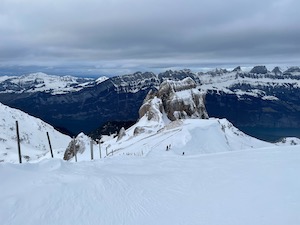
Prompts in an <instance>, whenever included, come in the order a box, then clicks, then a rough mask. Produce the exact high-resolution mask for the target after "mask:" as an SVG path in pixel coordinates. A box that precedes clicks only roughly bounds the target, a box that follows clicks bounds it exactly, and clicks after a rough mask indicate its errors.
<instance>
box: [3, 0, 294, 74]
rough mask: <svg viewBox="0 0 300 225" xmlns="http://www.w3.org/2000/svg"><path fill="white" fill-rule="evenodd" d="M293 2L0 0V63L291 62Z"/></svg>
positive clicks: (117, 68) (125, 66)
mask: <svg viewBox="0 0 300 225" xmlns="http://www.w3.org/2000/svg"><path fill="white" fill-rule="evenodd" d="M299 8H300V2H299V1H297V0H277V1H276V0H264V1H261V0H251V1H250V0H243V1H241V0H227V1H222V0H201V1H199V0H184V1H183V0H182V1H181V0H175V1H174V0H172V1H171V0H151V1H150V0H143V1H141V0H87V1H81V0H63V1H53V0H43V1H40V0H2V1H1V3H0V40H1V41H0V67H2V68H16V67H20V68H26V67H28V68H30V67H32V66H33V67H36V68H39V67H41V68H48V69H49V70H51V68H54V69H56V70H59V68H61V69H62V70H63V69H65V70H66V71H68V69H71V68H72V69H73V70H74V71H76V70H77V71H80V73H81V72H82V73H84V72H85V71H86V72H87V73H88V71H94V72H95V73H112V74H113V73H126V72H131V71H134V70H137V69H141V70H151V69H154V70H155V69H160V68H162V69H163V68H169V67H202V66H209V65H213V66H223V65H239V64H242V65H245V64H276V63H278V64H289V65H294V64H297V63H298V62H299V59H300V23H299V21H300V14H299V13H298V9H299Z"/></svg>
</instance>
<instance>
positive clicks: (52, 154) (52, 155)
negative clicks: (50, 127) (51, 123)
mask: <svg viewBox="0 0 300 225" xmlns="http://www.w3.org/2000/svg"><path fill="white" fill-rule="evenodd" d="M47 138H48V143H49V147H50V153H51V157H52V158H53V151H52V146H51V141H50V137H49V133H48V131H47Z"/></svg>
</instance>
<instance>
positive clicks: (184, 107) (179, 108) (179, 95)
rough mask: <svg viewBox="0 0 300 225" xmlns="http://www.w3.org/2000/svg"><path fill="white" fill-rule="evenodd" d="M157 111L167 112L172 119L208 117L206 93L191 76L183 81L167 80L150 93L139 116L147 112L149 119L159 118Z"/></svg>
mask: <svg viewBox="0 0 300 225" xmlns="http://www.w3.org/2000/svg"><path fill="white" fill-rule="evenodd" d="M152 101H154V103H153V102H152ZM157 112H160V113H166V115H167V117H168V119H169V120H171V121H175V120H178V119H187V118H201V119H207V118H208V114H207V112H206V109H205V105H204V93H202V92H201V91H199V90H198V89H197V88H196V83H195V81H193V79H192V78H190V77H187V78H185V79H183V80H182V81H170V80H166V81H164V82H162V84H161V85H160V87H159V90H158V91H157V92H156V93H155V92H153V91H150V92H149V93H148V95H147V96H146V98H145V100H144V104H143V105H142V106H141V108H140V110H139V116H140V118H141V117H143V116H144V115H145V114H147V117H148V120H153V119H154V120H158V119H159V117H158V116H157V115H156V114H157Z"/></svg>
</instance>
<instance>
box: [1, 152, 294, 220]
mask: <svg viewBox="0 0 300 225" xmlns="http://www.w3.org/2000/svg"><path fill="white" fill-rule="evenodd" d="M170 151H171V150H170ZM299 172H300V150H299V147H298V146H284V147H282V146H281V147H272V148H263V149H259V150H248V151H235V152H227V153H215V154H206V155H203V154H202V155H193V156H181V155H174V154H173V155H172V154H170V155H168V156H167V155H164V156H158V155H152V156H151V155H149V156H148V157H144V158H143V157H134V156H121V157H111V158H106V159H105V160H95V161H92V162H78V163H73V162H64V161H62V160H60V159H52V160H51V159H45V160H43V161H41V162H39V163H26V164H22V165H18V164H10V163H2V164H0V179H1V185H0V221H1V224H6V225H9V224H13V225H17V224H22V225H26V224H30V225H34V224H36V225H40V224H44V225H46V224H49V225H50V224H51V225H53V224H61V225H63V224H66V225H67V224H73V225H76V224H97V225H98V224H105V225H108V224H128V225H134V224H136V225H140V224H144V225H146V224H149V225H153V224H156V225H159V224H164V225H165V224H191V225H192V224H195V225H201V224H203V225H210V224H211V225H216V224H217V225H220V224H226V225H235V224H236V225H240V224H243V225H248V224H249V225H253V224H255V225H260V224H261V225H266V224H272V225H277V224H278V225H286V224H289V225H298V224H300V213H299V209H300V192H299V190H300V180H299Z"/></svg>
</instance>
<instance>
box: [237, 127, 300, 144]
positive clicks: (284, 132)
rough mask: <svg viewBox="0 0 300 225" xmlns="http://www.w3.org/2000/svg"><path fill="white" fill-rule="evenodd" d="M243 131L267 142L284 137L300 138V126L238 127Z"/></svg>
mask: <svg viewBox="0 0 300 225" xmlns="http://www.w3.org/2000/svg"><path fill="white" fill-rule="evenodd" d="M239 129H240V130H241V131H243V132H244V133H246V134H248V135H250V136H252V137H255V138H258V139H261V140H264V141H269V142H276V141H278V140H280V139H282V138H284V137H298V138H300V128H253V127H239Z"/></svg>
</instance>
